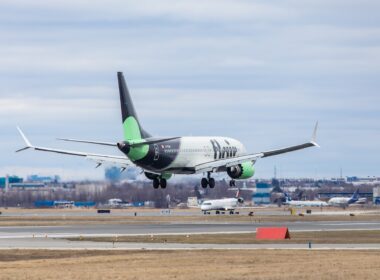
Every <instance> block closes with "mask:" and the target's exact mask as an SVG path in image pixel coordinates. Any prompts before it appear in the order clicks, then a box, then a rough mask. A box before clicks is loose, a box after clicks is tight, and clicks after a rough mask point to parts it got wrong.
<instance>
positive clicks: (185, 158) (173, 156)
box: [17, 72, 319, 189]
mask: <svg viewBox="0 0 380 280" xmlns="http://www.w3.org/2000/svg"><path fill="white" fill-rule="evenodd" d="M117 78H118V84H119V93H120V103H121V113H122V122H123V131H124V139H123V141H121V142H118V143H115V142H113V143H110V142H99V141H89V140H77V139H59V140H63V141H70V142H79V143H87V144H96V145H103V146H112V147H117V148H118V149H119V150H120V151H122V152H123V154H124V155H123V156H114V155H101V154H92V153H86V152H75V151H67V150H59V149H52V148H44V147H39V146H34V145H32V144H31V142H30V141H29V140H28V139H27V137H26V136H25V134H24V133H23V132H22V131H21V129H20V128H19V127H18V130H19V132H20V134H21V136H22V138H23V139H24V141H25V143H26V147H25V148H22V149H20V150H18V151H17V152H19V151H23V150H26V149H29V148H32V149H34V150H37V151H45V152H53V153H60V154H66V155H74V156H81V157H84V158H87V159H90V160H93V161H95V162H96V163H97V166H96V167H99V166H100V165H102V164H103V163H111V164H113V165H116V166H118V167H120V168H121V170H125V169H126V168H127V167H128V166H131V165H132V166H133V165H135V166H138V167H140V168H141V169H142V170H143V171H144V173H145V176H146V177H147V178H148V179H150V180H152V181H153V187H154V188H155V189H158V188H159V187H160V186H161V188H166V185H167V179H169V178H170V177H172V175H173V174H197V173H198V174H199V173H203V174H207V176H206V177H204V178H202V180H201V185H202V187H203V188H207V186H209V187H210V188H214V187H215V180H214V178H212V174H213V173H215V172H226V173H227V174H228V176H229V177H230V178H231V181H230V186H235V180H239V179H248V178H250V177H252V176H253V175H254V173H255V168H254V164H255V163H256V161H257V160H258V159H260V158H265V157H271V156H275V155H279V154H283V153H288V152H293V151H297V150H301V149H305V148H309V147H314V146H317V147H319V146H318V144H317V143H316V134H317V127H318V122H317V123H316V125H315V128H314V132H313V135H312V139H311V140H310V141H309V142H306V143H302V144H300V145H295V146H290V147H285V148H282V149H276V150H271V151H266V152H259V153H247V151H246V149H245V147H244V146H243V144H242V143H240V142H239V141H238V140H235V139H232V138H228V137H152V136H151V135H150V134H149V133H148V132H146V130H144V129H143V128H142V126H141V125H140V122H139V119H138V117H137V114H136V111H135V108H134V106H133V103H132V99H131V97H130V95H129V92H128V88H127V85H126V83H125V80H124V76H123V73H121V72H118V73H117ZM159 109H161V108H156V112H155V113H156V115H157V116H158V117H159V114H160V112H159ZM167 109H170V108H167ZM194 114H196V112H194ZM175 117H176V116H173V118H175ZM178 124H179V125H180V122H179V123H178ZM230 131H231V128H230Z"/></svg>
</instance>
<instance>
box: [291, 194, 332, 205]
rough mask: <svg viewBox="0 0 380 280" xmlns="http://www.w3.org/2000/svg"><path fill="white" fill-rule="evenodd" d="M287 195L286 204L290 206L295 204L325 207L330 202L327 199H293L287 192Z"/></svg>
mask: <svg viewBox="0 0 380 280" xmlns="http://www.w3.org/2000/svg"><path fill="white" fill-rule="evenodd" d="M284 195H285V202H284V204H285V205H289V206H295V207H302V206H306V207H325V206H328V204H327V203H326V202H325V201H321V200H292V199H291V198H290V196H289V195H288V194H287V193H284Z"/></svg>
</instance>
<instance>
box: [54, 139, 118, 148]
mask: <svg viewBox="0 0 380 280" xmlns="http://www.w3.org/2000/svg"><path fill="white" fill-rule="evenodd" d="M57 140H61V141H66V142H76V143H86V144H95V145H103V146H112V147H116V146H117V143H111V142H100V141H90V140H80V139H71V138H57Z"/></svg>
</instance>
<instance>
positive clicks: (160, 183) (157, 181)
mask: <svg viewBox="0 0 380 280" xmlns="http://www.w3.org/2000/svg"><path fill="white" fill-rule="evenodd" d="M166 186H167V181H166V179H165V178H160V177H156V178H154V179H153V188H155V189H158V188H159V187H161V189H166Z"/></svg>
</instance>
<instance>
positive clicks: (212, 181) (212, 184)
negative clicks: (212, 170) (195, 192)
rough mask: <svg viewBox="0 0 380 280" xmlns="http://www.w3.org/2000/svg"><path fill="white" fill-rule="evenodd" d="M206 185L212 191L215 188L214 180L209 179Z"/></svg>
mask: <svg viewBox="0 0 380 280" xmlns="http://www.w3.org/2000/svg"><path fill="white" fill-rule="evenodd" d="M208 184H209V186H210V188H211V189H213V188H214V187H215V179H214V178H210V179H209V180H208Z"/></svg>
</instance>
